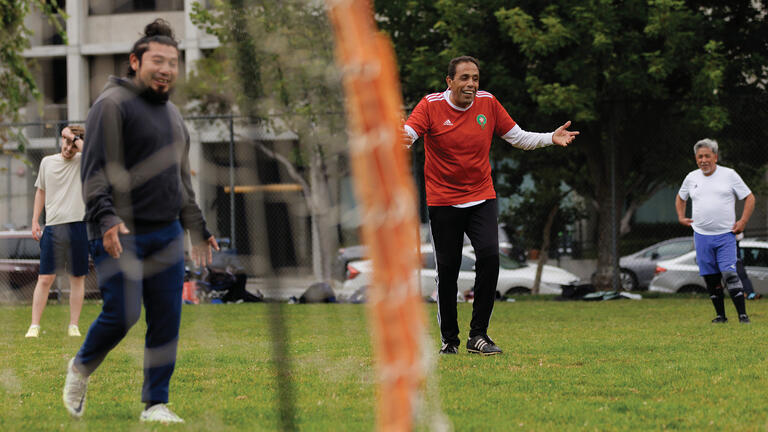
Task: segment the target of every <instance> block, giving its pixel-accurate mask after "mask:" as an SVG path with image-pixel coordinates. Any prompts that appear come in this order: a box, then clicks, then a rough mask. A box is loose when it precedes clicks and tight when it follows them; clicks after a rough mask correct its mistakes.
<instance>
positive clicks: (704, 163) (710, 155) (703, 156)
mask: <svg viewBox="0 0 768 432" xmlns="http://www.w3.org/2000/svg"><path fill="white" fill-rule="evenodd" d="M715 164H717V154H715V152H713V151H712V149H711V148H709V147H699V149H698V150H696V165H698V166H699V169H701V172H702V173H704V175H705V176H708V175H712V173H713V172H715V169H716V168H717V166H716V165H715Z"/></svg>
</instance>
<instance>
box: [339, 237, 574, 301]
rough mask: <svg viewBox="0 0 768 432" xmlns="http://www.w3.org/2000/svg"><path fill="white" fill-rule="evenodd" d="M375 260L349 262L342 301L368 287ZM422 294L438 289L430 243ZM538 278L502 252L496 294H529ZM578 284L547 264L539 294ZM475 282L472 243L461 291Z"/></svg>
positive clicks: (425, 249)
mask: <svg viewBox="0 0 768 432" xmlns="http://www.w3.org/2000/svg"><path fill="white" fill-rule="evenodd" d="M372 272H373V262H372V261H371V260H361V261H353V262H350V263H349V264H348V279H347V280H346V281H345V282H344V285H343V288H342V289H341V291H339V292H337V293H336V294H337V297H338V298H339V299H341V300H343V299H346V298H349V297H350V296H351V295H353V294H355V293H357V292H359V290H361V289H365V288H367V287H368V286H369V285H370V283H371V275H372ZM419 273H420V275H419V276H420V281H421V294H422V296H424V297H430V296H432V295H433V294H434V292H435V290H436V289H437V283H436V282H435V279H436V277H437V269H436V263H435V255H434V252H433V249H432V245H431V244H427V245H422V246H421V270H420V272H419ZM535 277H536V267H535V266H531V265H528V264H526V263H521V262H519V261H517V260H516V259H513V258H510V257H509V256H507V255H504V254H501V255H500V268H499V281H498V283H497V288H496V297H497V298H502V297H504V296H510V295H515V294H528V293H530V292H531V288H532V287H533V281H534V278H535ZM577 284H579V277H578V276H576V275H574V274H573V273H570V272H568V271H566V270H563V269H561V268H559V267H555V266H551V265H545V266H544V269H543V272H542V278H541V284H540V286H539V293H541V294H561V293H562V289H563V287H564V286H575V285H577ZM474 285H475V255H474V251H473V250H472V247H471V246H465V247H464V248H463V250H462V256H461V267H460V269H459V278H458V287H459V293H460V294H463V293H468V292H470V291H471V290H472V289H473V288H474Z"/></svg>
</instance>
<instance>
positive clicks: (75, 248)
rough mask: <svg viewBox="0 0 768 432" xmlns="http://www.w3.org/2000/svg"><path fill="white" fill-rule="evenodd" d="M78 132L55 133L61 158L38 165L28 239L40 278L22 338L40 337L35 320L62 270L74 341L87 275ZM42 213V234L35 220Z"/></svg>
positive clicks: (46, 159) (72, 129) (74, 129)
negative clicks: (36, 250) (35, 247)
mask: <svg viewBox="0 0 768 432" xmlns="http://www.w3.org/2000/svg"><path fill="white" fill-rule="evenodd" d="M84 132H85V129H83V127H82V126H68V127H65V128H64V129H63V130H62V131H61V152H59V153H56V154H54V155H50V156H46V157H44V158H43V160H42V162H40V170H39V172H38V175H37V181H36V182H35V187H36V188H37V192H36V193H35V203H34V208H33V210H32V236H33V237H34V238H35V240H37V241H39V242H40V274H39V276H38V278H37V285H35V293H34V295H33V298H32V323H31V325H30V326H29V330H28V331H27V334H26V337H28V338H36V337H38V336H39V335H40V319H41V318H42V316H43V310H44V309H45V305H46V303H47V302H48V293H49V291H50V289H51V285H53V282H54V281H55V280H56V271H57V270H59V269H62V268H64V267H66V268H67V270H68V272H69V274H70V276H69V286H70V294H69V327H68V329H67V334H68V335H69V336H80V330H79V328H78V321H79V320H80V311H81V310H82V308H83V297H84V294H85V276H86V275H87V274H88V234H87V231H86V226H85V222H84V221H83V219H84V217H85V204H84V203H83V192H82V183H81V181H80V157H81V155H82V153H81V152H82V149H83V147H82V145H83V136H84ZM43 207H45V228H44V229H41V227H40V223H39V219H40V214H41V212H42V211H43Z"/></svg>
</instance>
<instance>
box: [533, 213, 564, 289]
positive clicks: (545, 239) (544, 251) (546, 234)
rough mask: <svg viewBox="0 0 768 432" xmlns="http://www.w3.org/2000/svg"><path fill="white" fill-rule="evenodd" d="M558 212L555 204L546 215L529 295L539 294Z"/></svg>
mask: <svg viewBox="0 0 768 432" xmlns="http://www.w3.org/2000/svg"><path fill="white" fill-rule="evenodd" d="M558 210H560V203H559V202H557V203H555V205H554V206H552V209H551V210H550V211H549V214H548V215H547V222H546V223H545V224H544V231H543V232H542V234H541V253H539V262H538V264H537V265H536V278H535V279H534V280H533V288H532V289H531V294H538V293H539V286H540V285H541V273H542V271H544V265H545V264H546V263H547V260H548V259H549V244H550V238H551V237H552V225H553V224H554V223H555V216H556V215H557V211H558Z"/></svg>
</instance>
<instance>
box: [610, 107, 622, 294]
mask: <svg viewBox="0 0 768 432" xmlns="http://www.w3.org/2000/svg"><path fill="white" fill-rule="evenodd" d="M612 111H613V117H614V121H612V122H611V126H610V129H609V130H610V134H611V137H610V138H609V143H610V146H611V261H612V263H611V264H612V266H613V278H612V280H611V285H612V287H613V290H614V291H618V290H619V288H620V287H621V286H620V285H619V247H618V238H617V231H618V229H617V228H618V227H617V222H618V221H617V219H618V218H617V215H616V142H615V140H614V136H615V135H616V126H615V124H616V105H615V104H613V110H612Z"/></svg>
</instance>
